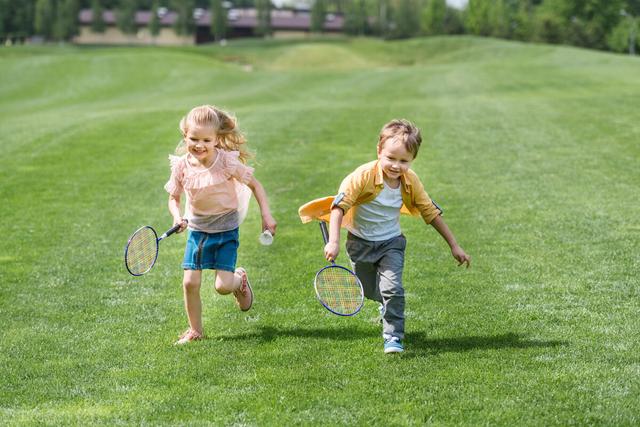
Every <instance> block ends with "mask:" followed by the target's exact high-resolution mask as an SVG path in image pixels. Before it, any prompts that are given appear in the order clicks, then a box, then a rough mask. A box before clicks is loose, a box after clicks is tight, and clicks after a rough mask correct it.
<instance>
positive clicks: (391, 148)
mask: <svg viewBox="0 0 640 427" xmlns="http://www.w3.org/2000/svg"><path fill="white" fill-rule="evenodd" d="M378 160H379V161H380V167H381V168H382V173H383V174H384V177H385V178H387V179H388V182H387V183H388V184H390V185H394V186H396V187H397V185H398V184H399V179H400V177H401V176H402V175H403V174H404V173H405V172H406V171H407V170H409V167H411V162H413V154H411V152H409V151H408V150H407V149H406V148H405V146H404V144H403V143H402V142H401V141H397V140H393V139H390V140H387V141H386V142H385V143H384V145H382V147H380V148H378Z"/></svg>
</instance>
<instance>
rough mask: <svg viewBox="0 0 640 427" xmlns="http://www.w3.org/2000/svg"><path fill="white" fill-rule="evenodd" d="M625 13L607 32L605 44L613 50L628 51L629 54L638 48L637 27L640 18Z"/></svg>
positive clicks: (633, 53) (639, 47)
mask: <svg viewBox="0 0 640 427" xmlns="http://www.w3.org/2000/svg"><path fill="white" fill-rule="evenodd" d="M625 13H627V15H626V16H625V19H622V20H621V21H620V23H619V24H618V25H617V26H616V27H615V28H614V29H613V30H612V31H611V33H609V36H608V37H607V46H608V47H609V49H611V50H613V51H614V52H621V53H622V52H629V54H630V55H635V53H636V52H637V51H638V50H639V49H640V43H639V42H638V27H639V26H640V25H639V22H638V21H640V19H639V18H636V17H634V16H632V15H629V14H628V12H626V11H625Z"/></svg>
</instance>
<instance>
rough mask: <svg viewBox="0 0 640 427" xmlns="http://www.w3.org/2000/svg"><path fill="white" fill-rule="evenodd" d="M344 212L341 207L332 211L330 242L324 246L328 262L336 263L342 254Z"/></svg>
mask: <svg viewBox="0 0 640 427" xmlns="http://www.w3.org/2000/svg"><path fill="white" fill-rule="evenodd" d="M342 217H344V211H343V210H342V209H341V208H339V207H334V208H333V209H331V217H330V218H329V241H328V242H327V244H326V245H325V246H324V257H325V258H326V259H327V261H335V259H336V258H337V257H338V254H339V253H340V227H341V226H342Z"/></svg>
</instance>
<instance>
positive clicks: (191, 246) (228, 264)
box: [182, 228, 240, 271]
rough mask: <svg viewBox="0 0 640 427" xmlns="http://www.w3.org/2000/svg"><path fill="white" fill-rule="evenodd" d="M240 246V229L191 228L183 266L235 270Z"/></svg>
mask: <svg viewBox="0 0 640 427" xmlns="http://www.w3.org/2000/svg"><path fill="white" fill-rule="evenodd" d="M238 246H240V240H239V233H238V229H237V228H236V229H234V230H229V231H223V232H222V233H205V232H204V231H194V230H189V237H188V238H187V247H186V248H185V250H184V260H183V261H182V268H184V269H185V270H207V269H210V270H225V271H235V269H236V260H237V258H238Z"/></svg>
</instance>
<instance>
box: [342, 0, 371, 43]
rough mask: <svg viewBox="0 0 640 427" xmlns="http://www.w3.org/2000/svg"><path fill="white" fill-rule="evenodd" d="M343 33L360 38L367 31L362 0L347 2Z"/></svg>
mask: <svg viewBox="0 0 640 427" xmlns="http://www.w3.org/2000/svg"><path fill="white" fill-rule="evenodd" d="M343 29H344V32H345V33H347V34H351V35H356V36H362V35H364V34H366V32H367V30H368V25H367V11H366V7H365V3H364V0H349V1H348V2H347V3H346V4H345V16H344V27H343Z"/></svg>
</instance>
